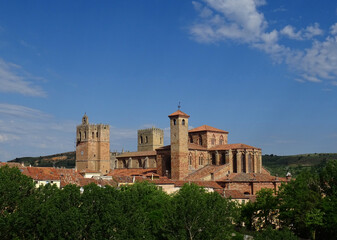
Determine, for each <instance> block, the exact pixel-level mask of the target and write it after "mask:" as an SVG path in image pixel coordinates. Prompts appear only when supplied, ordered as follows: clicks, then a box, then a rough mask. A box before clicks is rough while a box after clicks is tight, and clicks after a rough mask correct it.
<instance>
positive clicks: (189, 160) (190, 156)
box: [188, 153, 192, 166]
mask: <svg viewBox="0 0 337 240" xmlns="http://www.w3.org/2000/svg"><path fill="white" fill-rule="evenodd" d="M188 165H190V166H192V154H191V153H190V155H189V156H188Z"/></svg>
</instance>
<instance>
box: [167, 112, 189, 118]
mask: <svg viewBox="0 0 337 240" xmlns="http://www.w3.org/2000/svg"><path fill="white" fill-rule="evenodd" d="M168 116H169V117H174V116H181V117H187V118H189V117H190V116H189V115H187V114H186V113H184V112H182V111H180V110H178V111H176V112H174V113H172V114H170V115H168Z"/></svg>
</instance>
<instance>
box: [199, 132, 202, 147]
mask: <svg viewBox="0 0 337 240" xmlns="http://www.w3.org/2000/svg"><path fill="white" fill-rule="evenodd" d="M199 145H201V146H202V137H201V135H199Z"/></svg>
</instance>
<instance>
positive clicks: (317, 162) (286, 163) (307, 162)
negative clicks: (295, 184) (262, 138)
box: [262, 153, 337, 177]
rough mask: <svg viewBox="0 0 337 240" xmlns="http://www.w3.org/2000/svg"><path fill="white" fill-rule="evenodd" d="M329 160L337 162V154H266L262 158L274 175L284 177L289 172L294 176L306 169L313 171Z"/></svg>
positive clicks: (265, 165)
mask: <svg viewBox="0 0 337 240" xmlns="http://www.w3.org/2000/svg"><path fill="white" fill-rule="evenodd" d="M329 160H337V153H312V154H299V155H289V156H277V155H274V154H270V155H268V154H266V155H263V156H262V162H263V166H264V167H265V168H266V169H267V170H269V171H270V173H271V174H272V175H278V176H280V177H284V176H285V174H286V173H287V172H288V171H289V172H290V173H291V174H292V175H293V176H296V175H297V174H298V173H299V172H301V171H303V170H305V169H312V168H316V167H319V166H322V165H325V163H326V162H327V161H329Z"/></svg>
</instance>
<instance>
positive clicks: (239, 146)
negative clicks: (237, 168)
mask: <svg viewBox="0 0 337 240" xmlns="http://www.w3.org/2000/svg"><path fill="white" fill-rule="evenodd" d="M229 149H258V150H260V149H261V148H256V147H253V146H249V145H247V144H243V143H233V144H224V145H217V146H214V147H212V148H210V149H209V150H229Z"/></svg>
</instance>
